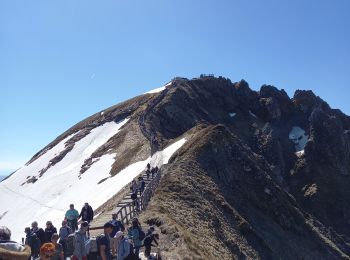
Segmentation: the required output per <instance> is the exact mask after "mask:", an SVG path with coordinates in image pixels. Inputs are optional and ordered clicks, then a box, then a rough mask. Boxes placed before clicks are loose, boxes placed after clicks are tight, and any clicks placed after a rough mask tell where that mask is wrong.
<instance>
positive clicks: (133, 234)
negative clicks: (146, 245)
mask: <svg viewBox="0 0 350 260" xmlns="http://www.w3.org/2000/svg"><path fill="white" fill-rule="evenodd" d="M129 236H130V238H131V239H132V242H133V245H134V254H135V255H136V256H138V255H139V252H140V247H141V246H142V240H143V239H144V238H145V236H146V235H145V232H143V230H142V229H141V226H140V222H139V221H138V219H137V218H134V219H133V220H132V224H131V227H130V229H129Z"/></svg>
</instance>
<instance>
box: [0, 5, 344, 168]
mask: <svg viewBox="0 0 350 260" xmlns="http://www.w3.org/2000/svg"><path fill="white" fill-rule="evenodd" d="M0 72H1V73H0V91H1V92H0V97H1V102H0V120H1V127H0V129H1V130H0V174H1V173H8V172H10V171H11V170H13V169H15V168H16V167H19V166H20V165H21V164H22V163H23V162H25V161H26V160H28V159H29V158H30V157H31V156H32V155H33V154H34V153H36V152H37V151H38V150H39V149H41V148H42V147H44V146H45V145H46V144H48V143H49V142H50V141H52V140H53V139H54V138H55V137H56V136H58V135H59V134H61V133H62V132H64V131H65V130H66V129H68V128H69V127H70V126H72V125H73V124H75V123H77V122H79V121H80V120H82V119H84V118H85V117H87V116H89V115H91V114H92V113H95V112H97V111H99V110H102V109H103V108H106V107H109V106H111V105H114V104H116V103H118V102H120V101H122V100H125V99H128V98H130V97H133V96H135V95H138V94H141V93H143V92H145V91H147V90H150V89H153V88H156V87H160V86H162V85H163V84H164V83H166V82H167V81H169V80H170V79H171V78H173V77H174V76H183V77H188V78H192V77H195V76H198V75H199V74H201V73H214V74H215V75H222V76H225V77H229V78H230V79H231V80H232V81H238V80H240V79H242V78H244V79H245V80H247V81H248V82H249V83H250V85H251V87H252V88H253V89H258V88H259V87H260V86H261V85H262V84H272V85H275V86H276V87H278V88H284V89H286V90H287V92H288V93H289V95H292V94H293V93H294V91H295V90H296V89H312V90H313V91H314V92H315V93H316V94H318V95H319V96H321V97H322V98H324V99H325V100H326V101H328V102H329V104H330V105H331V106H333V107H335V108H340V109H342V110H343V111H344V112H346V113H347V114H350V102H349V96H350V90H349V87H350V1H348V0H329V1H324V0H308V1H305V0H290V1H287V0H286V1H280V0H275V1H272V0H266V1H261V0H241V1H235V0H227V1H220V0H215V1H214V0H213V1H193V0H180V1H179V0H177V1H171V0H168V1H165V0H159V1H154V0H148V1H144V0H142V1H132V0H130V1H119V0H113V1H87V0H84V1H83V0H74V1H72V0H50V1H47V0H42V1H34V0H33V1H26V0H22V1H16V0H4V1H1V2H0Z"/></svg>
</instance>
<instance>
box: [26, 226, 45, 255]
mask: <svg viewBox="0 0 350 260" xmlns="http://www.w3.org/2000/svg"><path fill="white" fill-rule="evenodd" d="M24 233H26V239H25V242H24V244H25V245H27V246H29V247H30V249H31V256H32V257H33V258H34V259H35V258H38V257H39V253H40V246H41V242H40V239H39V238H38V237H37V235H36V234H35V233H32V232H31V231H30V227H26V228H25V229H24Z"/></svg>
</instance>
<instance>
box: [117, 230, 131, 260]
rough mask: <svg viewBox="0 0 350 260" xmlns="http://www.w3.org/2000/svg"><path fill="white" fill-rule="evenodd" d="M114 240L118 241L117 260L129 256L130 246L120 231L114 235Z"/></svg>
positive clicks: (122, 259)
mask: <svg viewBox="0 0 350 260" xmlns="http://www.w3.org/2000/svg"><path fill="white" fill-rule="evenodd" d="M115 238H116V239H117V240H118V241H119V243H118V247H117V248H118V251H117V260H124V259H126V258H127V257H128V256H129V254H130V251H131V250H130V247H132V245H131V244H130V242H129V240H128V238H127V237H126V236H124V233H123V232H122V231H118V232H117V234H115Z"/></svg>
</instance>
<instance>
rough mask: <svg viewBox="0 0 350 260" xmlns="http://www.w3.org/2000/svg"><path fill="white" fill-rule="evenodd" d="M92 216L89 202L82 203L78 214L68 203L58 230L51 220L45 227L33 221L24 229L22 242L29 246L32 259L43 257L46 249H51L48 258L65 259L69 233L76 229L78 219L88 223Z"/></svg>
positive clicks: (54, 259)
mask: <svg viewBox="0 0 350 260" xmlns="http://www.w3.org/2000/svg"><path fill="white" fill-rule="evenodd" d="M93 217H94V212H93V209H92V207H91V206H90V205H89V203H87V202H86V203H85V204H84V206H83V207H82V209H81V211H80V214H79V212H78V211H77V210H76V209H75V208H74V204H70V205H69V209H68V210H67V212H66V214H65V218H64V220H63V221H62V222H61V227H60V228H59V230H58V232H57V228H56V227H55V226H54V225H53V224H52V222H51V221H47V222H46V227H45V229H43V228H40V227H38V223H37V222H36V221H34V222H32V224H31V227H26V228H25V229H24V232H25V235H26V236H25V239H24V241H22V243H23V244H25V245H27V246H29V247H30V248H31V258H32V259H38V258H40V259H42V258H43V259H44V256H43V255H45V254H47V251H50V252H51V251H52V252H51V253H50V255H51V256H50V258H49V259H52V260H63V259H66V257H69V256H70V255H69V254H70V253H69V252H68V245H67V240H68V237H69V236H70V235H71V234H74V232H75V231H76V230H78V221H81V222H82V223H87V224H89V223H90V222H91V221H92V219H93ZM58 241H59V243H58Z"/></svg>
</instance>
